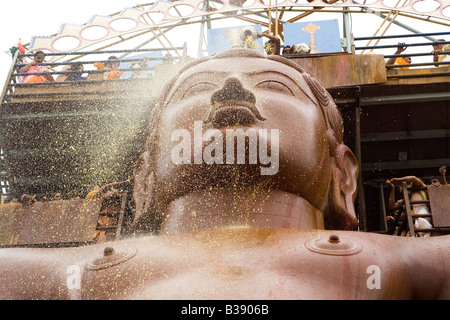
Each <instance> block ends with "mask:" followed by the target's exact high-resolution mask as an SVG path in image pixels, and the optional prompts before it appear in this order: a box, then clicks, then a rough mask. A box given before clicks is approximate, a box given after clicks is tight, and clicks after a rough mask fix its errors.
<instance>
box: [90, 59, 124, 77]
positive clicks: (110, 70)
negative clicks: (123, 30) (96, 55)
mask: <svg viewBox="0 0 450 320" xmlns="http://www.w3.org/2000/svg"><path fill="white" fill-rule="evenodd" d="M94 67H96V68H97V69H98V70H105V71H106V72H105V74H104V75H103V80H112V79H119V78H120V77H121V76H122V74H123V72H122V71H120V70H119V67H120V61H119V59H118V58H117V57H116V56H111V57H109V58H108V62H105V63H102V62H95V63H94Z"/></svg>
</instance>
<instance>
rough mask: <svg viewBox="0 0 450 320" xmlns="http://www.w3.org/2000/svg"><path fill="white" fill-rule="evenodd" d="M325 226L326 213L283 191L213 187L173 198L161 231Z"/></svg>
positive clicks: (165, 214) (313, 227)
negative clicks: (324, 214)
mask: <svg viewBox="0 0 450 320" xmlns="http://www.w3.org/2000/svg"><path fill="white" fill-rule="evenodd" d="M242 226H246V227H252V228H292V229H324V223H323V215H322V212H320V211H319V210H318V209H316V208H314V207H313V206H312V205H311V204H310V203H309V202H308V201H306V200H305V199H303V198H301V197H299V196H297V195H294V194H291V193H287V192H284V191H279V190H255V189H254V188H239V189H233V190H230V189H219V188H217V189H209V190H201V191H196V192H193V193H190V194H188V195H186V196H184V197H182V198H179V199H177V200H175V201H173V202H172V203H171V204H170V205H169V207H168V208H167V209H166V210H165V213H164V218H163V224H162V228H161V233H162V234H164V233H166V234H174V233H182V232H189V231H194V230H204V229H215V228H227V227H242Z"/></svg>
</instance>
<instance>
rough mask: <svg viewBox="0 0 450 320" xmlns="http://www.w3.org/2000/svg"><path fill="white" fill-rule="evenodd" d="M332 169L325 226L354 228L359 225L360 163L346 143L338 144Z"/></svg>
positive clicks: (330, 227)
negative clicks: (356, 207)
mask: <svg viewBox="0 0 450 320" xmlns="http://www.w3.org/2000/svg"><path fill="white" fill-rule="evenodd" d="M331 170H332V171H331V185H330V193H329V200H328V201H329V202H328V208H327V210H326V213H325V216H324V219H325V226H326V228H327V229H343V230H353V229H355V227H356V226H357V225H358V219H357V217H356V212H355V205H354V204H355V199H356V195H357V191H358V188H357V185H358V174H359V165H358V161H357V160H356V157H355V155H354V154H353V152H352V151H351V150H350V149H349V148H348V147H347V146H346V145H344V144H340V145H338V147H337V149H336V156H335V157H334V163H332V166H331Z"/></svg>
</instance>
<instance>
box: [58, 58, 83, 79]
mask: <svg viewBox="0 0 450 320" xmlns="http://www.w3.org/2000/svg"><path fill="white" fill-rule="evenodd" d="M61 71H72V72H71V73H63V74H60V75H59V76H58V77H57V78H56V81H57V82H62V81H84V80H86V77H82V76H81V75H82V74H83V71H84V66H83V64H82V63H81V62H75V63H73V64H71V65H68V66H65V67H64V68H62V70H61Z"/></svg>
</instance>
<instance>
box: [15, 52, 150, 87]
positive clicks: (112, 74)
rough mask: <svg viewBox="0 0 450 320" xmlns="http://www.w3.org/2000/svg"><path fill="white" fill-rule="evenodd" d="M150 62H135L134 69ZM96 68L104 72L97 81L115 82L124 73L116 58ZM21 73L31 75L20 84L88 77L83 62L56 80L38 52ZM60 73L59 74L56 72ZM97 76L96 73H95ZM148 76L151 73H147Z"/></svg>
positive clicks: (65, 69) (136, 74)
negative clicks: (85, 74)
mask: <svg viewBox="0 0 450 320" xmlns="http://www.w3.org/2000/svg"><path fill="white" fill-rule="evenodd" d="M149 60H150V58H148V57H144V58H143V59H142V60H140V61H137V62H135V63H134V64H133V65H132V68H136V67H137V68H144V69H145V68H147V62H148V61H149ZM94 67H95V68H96V69H97V70H99V71H103V74H102V73H98V74H99V75H100V77H99V79H95V80H114V79H120V78H121V77H122V75H123V71H122V70H120V60H119V58H117V57H116V56H110V57H109V58H108V60H106V61H104V62H95V63H94ZM18 72H19V73H22V74H29V75H23V76H20V77H19V82H20V83H42V82H65V81H84V80H87V79H88V77H85V76H83V74H84V73H85V70H84V65H83V63H81V62H73V63H70V64H68V65H66V66H64V67H63V68H62V69H61V72H60V73H59V75H58V76H57V77H56V78H54V77H53V75H52V73H51V70H50V69H49V68H48V67H47V66H46V63H45V53H44V52H43V51H41V50H38V51H36V52H35V53H34V55H33V60H32V61H30V62H29V63H27V64H25V65H24V66H22V67H21V68H20V69H19V70H18ZM56 73H58V72H56ZM93 74H95V73H93ZM143 74H144V72H143V71H142V70H141V71H139V72H138V71H135V72H133V73H132V77H134V78H137V77H143ZM145 75H146V76H149V75H150V73H148V72H145Z"/></svg>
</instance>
